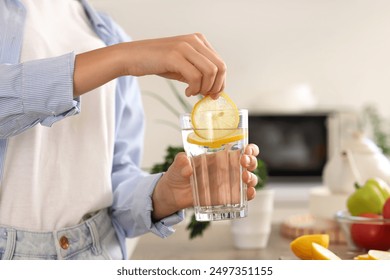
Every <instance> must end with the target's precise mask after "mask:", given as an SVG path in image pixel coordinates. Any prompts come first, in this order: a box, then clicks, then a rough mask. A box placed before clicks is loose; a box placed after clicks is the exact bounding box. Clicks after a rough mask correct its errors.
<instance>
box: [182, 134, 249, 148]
mask: <svg viewBox="0 0 390 280" xmlns="http://www.w3.org/2000/svg"><path fill="white" fill-rule="evenodd" d="M245 137H246V134H244V133H243V131H242V130H236V131H235V132H234V133H232V134H229V135H228V136H226V137H224V138H220V139H217V140H213V139H204V138H202V137H199V136H198V135H197V134H196V133H194V132H193V133H190V134H189V135H188V137H187V142H188V143H191V144H196V145H200V146H205V147H210V148H219V147H221V146H222V145H224V144H227V143H231V142H235V141H239V140H241V139H244V138H245Z"/></svg>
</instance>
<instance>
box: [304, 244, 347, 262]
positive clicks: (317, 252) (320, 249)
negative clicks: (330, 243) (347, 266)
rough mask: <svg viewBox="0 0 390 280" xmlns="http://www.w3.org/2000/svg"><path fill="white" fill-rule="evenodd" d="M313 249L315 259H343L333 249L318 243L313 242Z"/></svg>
mask: <svg viewBox="0 0 390 280" xmlns="http://www.w3.org/2000/svg"><path fill="white" fill-rule="evenodd" d="M311 249H312V259H313V260H341V258H340V257H339V256H337V255H336V254H335V253H333V252H332V251H331V250H329V249H328V248H325V247H324V246H322V245H320V244H318V243H315V242H313V243H311Z"/></svg>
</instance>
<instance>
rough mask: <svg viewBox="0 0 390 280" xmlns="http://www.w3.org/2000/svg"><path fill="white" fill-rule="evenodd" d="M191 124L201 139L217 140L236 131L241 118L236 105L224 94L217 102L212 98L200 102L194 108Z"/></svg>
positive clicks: (208, 97)
mask: <svg viewBox="0 0 390 280" xmlns="http://www.w3.org/2000/svg"><path fill="white" fill-rule="evenodd" d="M191 122H192V126H193V129H194V132H195V133H196V134H197V135H198V136H199V137H200V138H203V139H207V140H217V139H222V138H225V137H227V136H229V135H230V134H233V133H234V132H235V131H236V128H237V127H238V124H239V122H240V116H239V113H238V108H237V106H236V104H235V103H234V102H233V101H232V100H231V99H230V97H229V96H228V95H227V94H226V93H224V92H223V93H222V94H221V95H220V96H219V98H218V99H216V100H214V99H212V98H211V97H210V96H206V97H204V98H202V99H201V100H199V101H198V102H197V103H196V104H195V105H194V107H193V108H192V112H191Z"/></svg>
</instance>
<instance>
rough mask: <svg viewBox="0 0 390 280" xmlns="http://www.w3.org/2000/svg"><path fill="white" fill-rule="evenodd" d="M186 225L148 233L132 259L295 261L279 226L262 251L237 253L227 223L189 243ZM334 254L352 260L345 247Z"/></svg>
mask: <svg viewBox="0 0 390 280" xmlns="http://www.w3.org/2000/svg"><path fill="white" fill-rule="evenodd" d="M185 226H186V224H184V223H183V224H179V225H178V226H177V227H176V232H175V234H173V235H171V236H169V237H168V238H166V239H162V238H160V237H157V236H155V235H154V234H152V233H148V234H146V235H144V236H142V237H140V238H139V241H138V243H137V245H136V247H135V249H134V251H133V254H132V256H131V259H133V260H203V259H207V260H224V259H225V260H229V259H230V260H254V259H259V260H280V259H282V260H291V259H297V258H296V257H295V255H294V254H293V253H292V251H291V250H290V242H291V241H292V239H290V238H286V237H283V236H282V235H281V234H280V224H278V223H276V224H273V226H272V232H271V236H270V239H269V242H268V246H267V247H266V248H264V249H250V250H239V249H236V248H234V245H233V238H232V234H231V232H230V224H229V222H226V221H224V222H213V223H212V224H211V226H210V227H209V228H208V229H207V230H206V231H205V232H204V234H203V236H202V237H198V238H195V239H193V240H190V239H189V237H188V234H189V232H188V231H187V230H186V229H185ZM329 249H331V250H332V251H333V252H335V253H336V254H337V255H339V256H340V257H341V258H342V259H352V258H353V257H354V256H356V255H357V253H348V250H347V246H346V245H345V244H331V245H330V246H329Z"/></svg>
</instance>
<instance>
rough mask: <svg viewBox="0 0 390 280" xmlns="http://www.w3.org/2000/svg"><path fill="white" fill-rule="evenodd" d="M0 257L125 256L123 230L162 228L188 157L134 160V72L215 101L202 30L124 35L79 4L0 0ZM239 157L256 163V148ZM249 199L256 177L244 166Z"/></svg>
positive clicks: (137, 151) (184, 188)
mask: <svg viewBox="0 0 390 280" xmlns="http://www.w3.org/2000/svg"><path fill="white" fill-rule="evenodd" d="M0 11H1V14H0V38H1V42H2V45H0V46H1V49H0V54H1V55H0V172H1V173H0V178H1V185H0V191H1V193H0V236H1V238H0V258H2V259H124V258H125V257H126V249H125V238H126V237H134V236H137V235H140V234H144V233H146V232H150V231H151V232H154V233H155V234H157V235H159V236H161V237H165V236H168V235H169V234H171V233H172V232H173V230H172V226H173V225H174V224H176V223H178V222H180V221H181V220H182V219H183V213H182V211H181V210H182V209H185V208H187V207H190V206H191V205H192V195H191V190H190V185H189V177H190V176H191V174H192V169H191V166H190V164H189V162H188V159H187V157H186V156H185V155H184V154H179V155H178V156H177V157H176V159H175V161H174V163H173V164H172V166H171V167H170V168H169V170H168V171H167V172H166V173H165V174H155V175H150V174H146V173H145V172H143V171H141V170H140V168H139V163H140V159H141V152H142V144H143V138H142V137H143V125H144V116H143V109H142V104H141V98H140V94H139V89H138V85H137V81H136V79H135V78H134V77H135V76H144V75H160V76H162V77H165V78H169V79H174V80H178V81H182V82H184V83H186V84H188V87H187V88H186V90H185V94H186V95H187V96H188V97H189V96H193V95H197V94H202V95H208V94H210V95H211V96H212V97H213V98H218V96H219V93H220V92H221V91H222V90H223V88H224V84H225V76H226V69H225V68H226V67H225V64H224V62H223V61H222V60H221V59H220V58H219V56H218V55H217V53H216V52H215V51H214V50H213V48H212V47H211V46H210V44H209V43H208V42H207V40H206V39H205V38H204V36H203V35H201V34H191V35H184V36H177V37H171V38H161V39H153V40H144V41H134V42H130V39H129V38H128V37H126V35H125V34H124V32H123V31H122V30H121V29H120V28H119V27H118V26H117V25H116V24H115V23H114V22H113V21H112V20H111V19H110V18H109V17H107V16H105V15H103V14H99V13H97V12H96V11H94V10H93V8H92V7H91V6H90V5H89V4H88V3H87V2H86V1H83V0H82V1H76V0H34V1H29V0H23V1H19V0H0ZM246 154H247V155H246V156H244V157H243V158H242V165H243V166H245V167H246V168H247V169H248V170H254V169H255V168H256V164H257V161H256V160H255V157H256V155H257V154H258V148H257V146H256V145H249V146H248V148H247V150H246ZM243 178H244V179H243V180H244V181H245V182H246V183H247V184H248V198H249V199H251V198H253V197H254V193H255V192H254V188H253V186H254V185H256V180H257V179H256V176H254V175H253V174H252V173H251V172H248V171H245V173H244V174H243Z"/></svg>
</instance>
